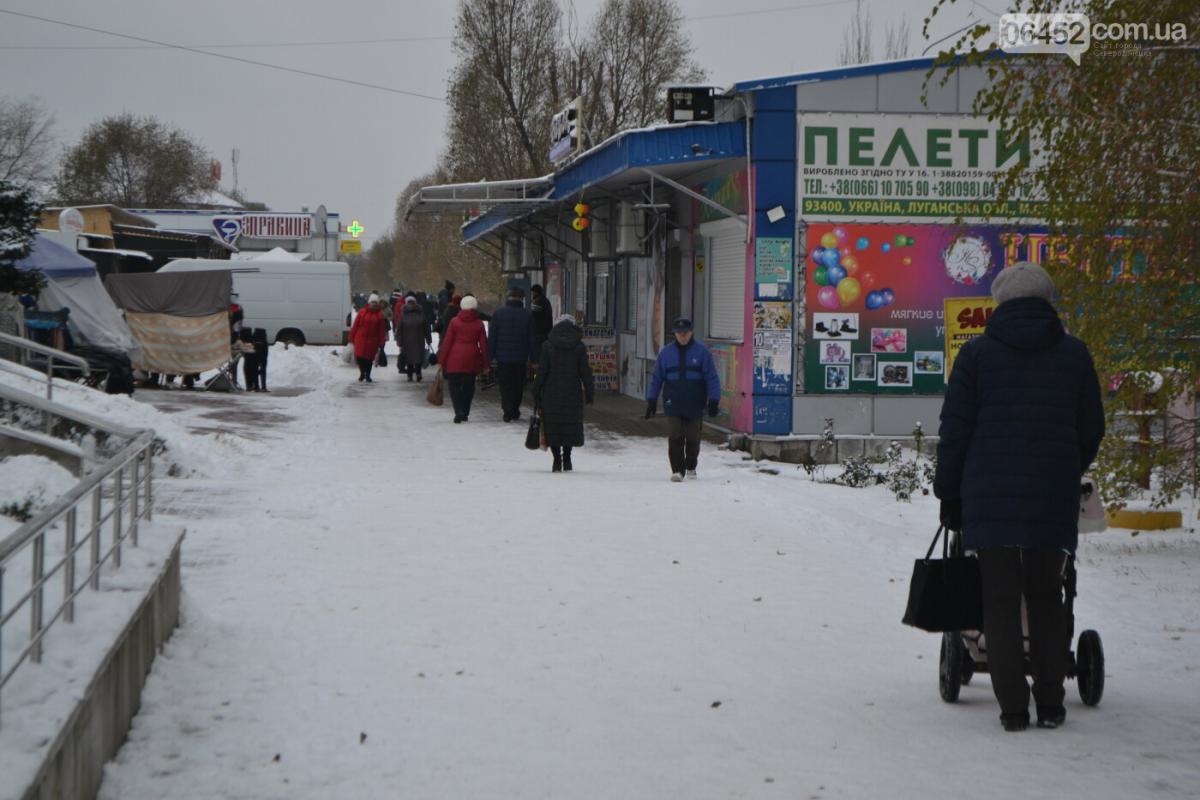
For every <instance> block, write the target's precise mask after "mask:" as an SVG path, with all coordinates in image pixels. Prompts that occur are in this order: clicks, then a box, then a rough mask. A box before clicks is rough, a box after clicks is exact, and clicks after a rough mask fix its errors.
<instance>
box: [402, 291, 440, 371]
mask: <svg viewBox="0 0 1200 800" xmlns="http://www.w3.org/2000/svg"><path fill="white" fill-rule="evenodd" d="M396 341H397V343H399V345H400V363H402V364H407V365H408V366H410V367H419V366H421V365H422V364H423V363H424V362H425V345H427V344H432V343H433V333H432V331H431V329H430V327H429V320H428V319H426V317H425V310H424V309H422V308H421V307H420V306H419V305H417V304H416V303H406V304H405V305H404V306H403V307H402V308H401V309H400V310H399V314H398V316H397V318H396Z"/></svg>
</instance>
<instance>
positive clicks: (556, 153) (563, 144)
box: [550, 97, 582, 164]
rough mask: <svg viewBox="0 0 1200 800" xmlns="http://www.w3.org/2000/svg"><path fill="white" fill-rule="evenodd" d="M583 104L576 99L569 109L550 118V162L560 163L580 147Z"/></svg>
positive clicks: (568, 105) (569, 104) (569, 105)
mask: <svg viewBox="0 0 1200 800" xmlns="http://www.w3.org/2000/svg"><path fill="white" fill-rule="evenodd" d="M581 114H582V102H581V100H580V98H578V97H576V98H575V99H574V100H572V101H571V102H570V103H567V107H566V108H564V109H563V110H562V111H560V112H558V113H557V114H555V115H554V116H553V117H551V118H550V161H551V163H555V164H556V163H558V162H559V161H562V160H563V159H565V158H567V157H568V156H570V155H572V154H573V153H575V152H577V151H578V150H579V147H580V143H581V138H580V136H579V129H580V116H581Z"/></svg>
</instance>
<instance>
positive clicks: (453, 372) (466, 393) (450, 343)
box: [438, 295, 488, 423]
mask: <svg viewBox="0 0 1200 800" xmlns="http://www.w3.org/2000/svg"><path fill="white" fill-rule="evenodd" d="M460 308H461V309H462V310H461V311H459V312H458V313H457V314H455V315H454V319H452V320H450V325H449V326H448V327H447V328H446V335H445V336H443V337H442V342H441V346H440V347H439V348H438V363H439V364H441V365H442V371H443V372H444V373H445V375H446V382H447V383H449V384H450V402H451V403H453V404H454V421H455V422H456V423H458V422H466V421H467V417H468V416H470V414H471V400H473V399H474V397H475V376H476V375H478V374H479V373H480V372H483V371H484V370H486V369H487V368H488V343H487V333H486V332H485V331H484V329H483V320H481V319H480V318H479V311H478V308H479V301H477V300H476V299H475V298H474V297H472V296H471V295H467V296H466V297H464V298H463V299H462V304H461V306H460Z"/></svg>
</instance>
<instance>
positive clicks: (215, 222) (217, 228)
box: [212, 217, 242, 245]
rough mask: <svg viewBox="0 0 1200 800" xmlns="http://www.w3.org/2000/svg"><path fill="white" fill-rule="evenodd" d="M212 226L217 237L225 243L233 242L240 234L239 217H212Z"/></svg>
mask: <svg viewBox="0 0 1200 800" xmlns="http://www.w3.org/2000/svg"><path fill="white" fill-rule="evenodd" d="M212 226H213V231H214V232H215V233H216V234H217V238H218V239H220V240H221V241H222V242H224V243H225V244H230V245H231V244H233V243H235V242H236V241H237V240H238V237H239V236H241V235H242V218H241V217H213V218H212Z"/></svg>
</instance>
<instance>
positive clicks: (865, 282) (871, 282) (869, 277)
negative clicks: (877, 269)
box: [857, 270, 875, 291]
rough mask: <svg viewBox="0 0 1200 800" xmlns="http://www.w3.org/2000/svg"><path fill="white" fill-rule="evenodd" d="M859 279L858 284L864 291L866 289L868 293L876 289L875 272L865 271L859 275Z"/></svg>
mask: <svg viewBox="0 0 1200 800" xmlns="http://www.w3.org/2000/svg"><path fill="white" fill-rule="evenodd" d="M857 277H858V282H859V283H861V284H862V287H863V288H864V289H866V290H867V291H870V290H871V289H874V288H875V273H874V272H871V271H869V270H863V271H862V272H861V273H859V275H858V276H857Z"/></svg>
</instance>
